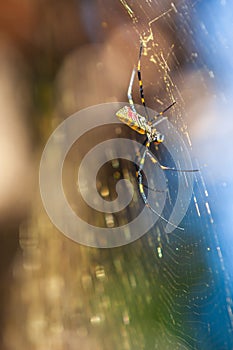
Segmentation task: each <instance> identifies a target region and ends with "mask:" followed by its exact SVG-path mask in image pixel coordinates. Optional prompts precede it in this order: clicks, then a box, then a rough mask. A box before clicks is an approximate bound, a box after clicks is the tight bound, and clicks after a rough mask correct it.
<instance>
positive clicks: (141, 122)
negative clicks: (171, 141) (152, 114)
mask: <svg viewBox="0 0 233 350" xmlns="http://www.w3.org/2000/svg"><path fill="white" fill-rule="evenodd" d="M116 116H117V117H118V118H119V120H120V121H121V122H123V123H124V124H126V125H128V126H129V127H130V128H131V129H133V130H135V131H137V132H138V133H139V134H144V135H146V136H147V138H148V140H149V141H150V142H155V143H161V142H163V140H164V135H162V134H160V133H159V132H158V131H157V130H156V128H153V126H152V123H151V122H148V121H147V119H146V118H145V117H143V116H142V115H141V114H139V113H137V112H136V111H133V110H132V109H131V108H130V107H128V106H124V107H123V108H121V109H120V110H119V111H118V112H117V113H116Z"/></svg>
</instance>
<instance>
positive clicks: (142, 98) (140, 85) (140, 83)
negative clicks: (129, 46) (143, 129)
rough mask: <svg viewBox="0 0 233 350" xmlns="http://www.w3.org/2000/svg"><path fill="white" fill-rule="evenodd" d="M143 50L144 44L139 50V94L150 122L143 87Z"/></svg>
mask: <svg viewBox="0 0 233 350" xmlns="http://www.w3.org/2000/svg"><path fill="white" fill-rule="evenodd" d="M142 49H143V43H142V42H141V44H140V50H139V58H138V67H137V68H138V82H139V92H140V97H141V102H142V105H143V106H144V109H145V112H146V118H147V120H148V121H149V116H148V112H147V108H146V102H145V97H144V91H143V85H142V75H141V56H142Z"/></svg>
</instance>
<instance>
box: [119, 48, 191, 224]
mask: <svg viewBox="0 0 233 350" xmlns="http://www.w3.org/2000/svg"><path fill="white" fill-rule="evenodd" d="M142 48H143V45H142V43H141V45H140V50H139V59H138V65H137V75H138V82H139V92H140V97H141V103H142V105H143V106H144V110H145V117H144V116H142V115H141V114H139V113H138V112H137V111H136V108H135V105H134V102H133V98H132V87H133V82H134V78H135V74H136V68H134V69H133V71H132V75H131V79H130V83H129V87H128V100H129V106H124V107H123V108H121V109H120V110H119V111H117V112H116V116H117V117H118V119H119V120H120V121H121V122H123V123H124V124H126V125H127V126H129V127H130V128H131V129H133V130H135V131H136V132H138V133H139V134H142V135H145V136H146V139H145V141H144V143H143V145H142V146H145V147H144V151H143V152H142V151H141V150H140V151H139V165H138V166H136V168H137V170H136V177H137V180H138V188H139V193H140V195H141V198H142V199H143V202H144V203H145V205H146V206H147V207H148V208H149V209H150V210H151V211H152V212H153V213H155V214H156V215H158V216H159V217H161V218H162V219H163V220H164V221H166V222H168V223H170V224H171V225H173V226H174V227H177V226H176V225H174V224H172V223H171V222H169V221H168V220H166V219H165V218H164V217H163V216H161V215H160V214H158V213H157V211H156V210H155V209H154V208H153V207H151V205H150V204H149V203H148V200H147V196H146V194H145V190H144V188H145V187H147V186H145V185H144V184H143V168H144V164H145V160H146V157H148V158H149V160H150V161H151V162H152V164H154V165H155V164H157V165H158V166H159V167H160V168H161V169H162V170H173V171H180V172H194V171H198V170H181V169H178V170H177V169H175V168H170V167H167V166H164V165H161V164H159V163H158V161H157V159H156V158H155V156H154V155H153V153H152V152H151V151H150V146H151V143H152V142H154V143H156V144H160V143H162V142H163V141H164V135H162V134H160V132H158V131H157V129H156V126H157V125H158V124H159V123H161V122H162V121H163V120H165V119H167V118H166V117H162V118H158V117H160V116H162V115H163V114H164V113H165V112H166V111H167V110H168V109H170V108H171V107H172V106H173V105H174V104H175V102H173V103H172V104H170V106H168V107H167V108H165V109H164V110H163V111H162V112H160V113H158V114H156V115H155V116H154V118H152V120H150V119H149V116H148V113H147V108H146V104H145V98H144V92H143V85H142V78H141V55H142ZM147 188H148V187H147ZM178 228H179V229H181V228H180V227H178Z"/></svg>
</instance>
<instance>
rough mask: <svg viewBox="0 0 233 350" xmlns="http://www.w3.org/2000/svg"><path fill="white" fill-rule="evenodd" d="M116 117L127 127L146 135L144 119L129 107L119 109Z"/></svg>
mask: <svg viewBox="0 0 233 350" xmlns="http://www.w3.org/2000/svg"><path fill="white" fill-rule="evenodd" d="M116 116H117V117H118V118H119V119H120V121H121V122H122V123H124V124H126V125H128V126H129V127H130V128H131V129H133V130H135V131H137V132H138V133H139V134H145V133H146V119H145V118H144V117H143V116H141V115H140V114H138V113H135V112H133V111H132V110H131V108H130V107H128V106H125V107H123V108H121V109H120V110H119V111H118V112H117V113H116Z"/></svg>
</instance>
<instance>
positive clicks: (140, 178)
mask: <svg viewBox="0 0 233 350" xmlns="http://www.w3.org/2000/svg"><path fill="white" fill-rule="evenodd" d="M146 146H147V149H146V150H145V151H144V152H143V155H142V158H141V160H140V163H139V168H138V171H137V173H136V175H137V179H138V187H139V193H140V195H141V197H142V200H143V202H144V203H145V206H146V207H147V208H149V209H150V210H151V211H152V212H153V213H154V214H156V215H158V216H159V217H160V218H161V219H162V220H163V221H165V222H167V223H168V224H170V225H172V226H174V228H178V229H179V230H182V231H183V230H184V229H183V228H182V227H179V226H177V225H175V224H173V223H172V222H170V221H168V220H167V219H165V218H164V217H163V216H162V215H161V214H159V213H158V212H157V211H156V210H155V209H154V208H152V206H151V205H150V204H149V202H148V200H147V197H146V194H145V191H144V188H145V187H146V186H145V185H144V184H143V175H142V171H143V168H144V164H145V159H146V156H147V155H148V156H149V158H150V160H151V161H152V162H153V164H155V163H157V160H156V159H155V158H154V157H153V156H152V154H151V152H150V151H149V149H148V148H149V146H150V142H149V141H148V142H147V144H146ZM149 189H150V188H149Z"/></svg>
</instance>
